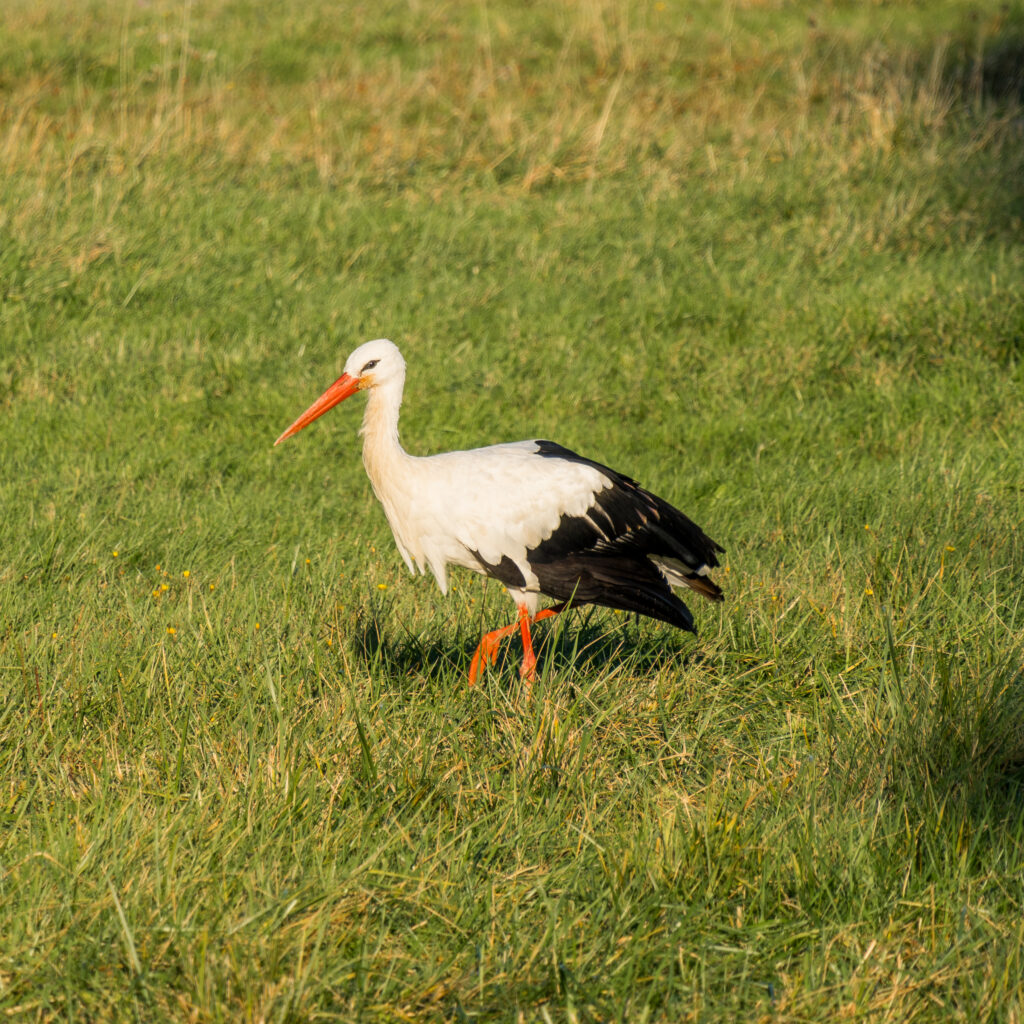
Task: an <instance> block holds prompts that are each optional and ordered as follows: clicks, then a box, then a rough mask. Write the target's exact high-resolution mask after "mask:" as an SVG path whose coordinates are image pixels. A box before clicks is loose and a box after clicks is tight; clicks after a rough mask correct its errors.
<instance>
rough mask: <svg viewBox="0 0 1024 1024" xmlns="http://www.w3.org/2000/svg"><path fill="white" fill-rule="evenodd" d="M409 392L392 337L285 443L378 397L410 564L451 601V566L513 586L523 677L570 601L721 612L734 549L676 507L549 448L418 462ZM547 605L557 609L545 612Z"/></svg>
mask: <svg viewBox="0 0 1024 1024" xmlns="http://www.w3.org/2000/svg"><path fill="white" fill-rule="evenodd" d="M404 385H405V360H404V359H403V358H402V354H401V353H400V352H399V351H398V348H397V346H396V345H394V344H393V343H392V342H390V341H388V340H387V339H385V338H381V339H379V340H377V341H368V342H367V343H366V344H365V345H360V346H359V348H357V349H356V350H355V351H354V352H353V353H352V354H351V355H350V356H349V357H348V361H347V362H346V363H345V372H344V373H343V374H342V375H341V376H340V377H339V378H338V379H337V380H336V381H335V382H334V383H333V384H332V385H331V386H330V387H329V388H328V389H327V390H326V391H325V392H324V393H323V394H322V395H321V396H320V397H319V398H318V399H317V400H316V401H315V402H314V403H313V404H312V405H311V406H310V407H309V408H308V409H307V410H306V411H305V412H304V413H303V414H302V415H301V416H300V417H299V418H298V419H297V420H296V421H295V422H294V423H293V424H292V425H291V426H290V427H289V428H288V429H287V430H286V431H285V432H284V433H283V434H282V435H281V436H280V437H279V438H278V439H277V440H276V441H275V442H274V443H275V444H280V443H281V442H282V441H283V440H284V439H285V438H287V437H291V436H292V434H296V433H298V432H299V431H300V430H302V428H303V427H305V426H307V425H308V424H310V423H312V422H313V420H315V419H316V418H317V417H318V416H322V415H323V414H324V413H325V412H327V410H328V409H331V408H333V407H334V406H335V405H337V404H338V403H339V402H342V401H344V400H345V399H346V398H348V397H349V396H351V395H354V394H355V393H356V392H357V391H367V392H368V393H369V394H368V401H367V403H366V413H365V415H364V416H363V428H362V431H361V433H362V435H363V464H364V465H365V466H366V472H367V474H368V475H369V477H370V482H371V483H372V484H373V490H374V492H375V493H376V495H377V497H378V499H379V500H380V503H381V504H382V505H383V506H384V513H385V515H386V516H387V519H388V523H389V524H390V526H391V530H392V532H393V533H394V535H395V543H396V544H397V545H398V550H399V552H400V553H401V555H402V558H403V559H404V560H405V564H406V565H407V566H408V567H409V570H410V572H413V573H415V572H416V571H417V570H419V572H420V573H423V572H424V571H425V569H426V568H427V567H429V568H430V571H431V572H432V573H433V574H434V578H435V579H436V580H437V585H438V586H439V587H440V588H441V593H442V594H444V593H447V590H448V573H447V567H448V566H449V565H461V566H464V567H465V568H467V569H473V570H474V571H476V572H479V573H483V574H484V575H485V576H491V577H493V578H494V579H496V580H498V581H499V582H500V583H503V584H504V585H505V588H506V589H507V590H508V593H509V595H510V596H511V598H512V600H513V601H515V603H516V607H517V608H518V611H519V619H518V626H519V629H520V630H521V632H522V638H523V664H522V668H521V669H520V675H521V676H522V678H523V679H526V680H532V679H533V678H534V676H535V673H536V665H537V659H536V657H535V655H534V652H533V644H532V642H531V638H530V626H531V625H532V624H533V623H535V622H537V621H538V620H540V619H544V618H547V617H548V616H551V615H557V614H558V613H559V612H560V611H562V610H563V609H564V608H565V607H566V605H568V604H569V603H570V602H572V603H573V604H575V605H581V604H598V605H604V606H605V607H608V608H619V609H621V610H623V611H632V612H639V613H640V614H641V615H648V616H650V617H651V618H655V619H660V620H661V621H662V622H667V623H669V624H670V625H673V626H676V627H678V628H679V629H688V630H690V631H691V632H696V630H695V629H694V626H693V616H692V615H691V614H690V610H689V609H688V608H687V607H686V605H685V604H683V602H682V601H680V600H679V598H678V597H677V596H676V595H675V594H674V593H673V591H672V587H689V588H690V589H691V590H695V591H696V592H697V593H699V594H702V595H703V596H704V597H706V598H708V599H710V600H712V601H721V600H722V591H721V590H720V589H719V588H718V586H717V585H716V584H715V583H714V582H713V581H712V580H711V578H710V576H709V575H708V573H709V571H710V569H711V568H713V567H714V566H716V565H718V559H717V557H716V554H717V553H718V552H721V551H723V548H721V547H719V545H718V544H716V543H715V542H714V541H713V540H712V539H711V538H710V537H708V536H707V534H705V533H704V531H703V530H701V529H700V527H699V526H697V525H696V524H695V523H694V522H692V521H691V520H690V519H688V518H687V517H686V516H685V515H683V513H682V512H680V511H679V510H678V509H676V508H673V507H672V506H671V505H670V504H669V503H668V502H666V501H663V500H662V499H661V498H659V497H657V496H656V495H654V494H651V493H650V492H649V491H645V490H644V489H643V488H642V487H641V486H640V485H639V484H638V483H637V482H636V481H635V480H631V479H630V478H629V477H627V476H622V475H621V474H620V473H616V472H615V471H614V470H612V469H609V468H608V467H607V466H602V465H600V463H597V462H591V461H590V459H585V458H583V457H582V456H580V455H576V454H575V453H574V452H571V451H569V450H568V449H567V448H563V447H561V445H557V444H555V443H554V442H552V441H518V442H515V443H512V444H496V445H491V446H489V447H487V448H474V449H472V450H471V451H458V452H445V453H443V454H441V455H430V456H427V457H426V458H417V457H415V456H412V455H409V454H408V453H407V452H406V451H405V450H404V449H403V448H402V445H401V443H400V442H399V440H398V410H399V407H400V406H401V404H402V389H403V387H404ZM541 594H546V595H548V596H549V597H551V598H553V599H554V600H555V601H556V602H558V603H557V604H555V605H553V606H552V607H550V608H545V609H543V610H542V611H538V610H537V605H538V601H539V598H540V595H541ZM515 629H516V623H513V624H512V625H510V626H505V627H503V628H501V629H496V630H493V631H492V632H490V633H486V634H485V635H484V636H483V638H482V639H481V641H480V644H479V646H478V647H477V649H476V653H475V654H474V655H473V660H472V662H471V664H470V669H469V683H470V685H471V686H472V685H473V683H474V682H475V681H476V680H477V678H478V677H479V675H480V673H481V671H482V669H483V667H484V665H485V664H487V663H488V662H493V661H494V659H495V657H496V655H497V650H498V643H499V641H500V640H501V639H502V638H503V637H506V636H508V635H509V634H510V633H512V632H514V631H515Z"/></svg>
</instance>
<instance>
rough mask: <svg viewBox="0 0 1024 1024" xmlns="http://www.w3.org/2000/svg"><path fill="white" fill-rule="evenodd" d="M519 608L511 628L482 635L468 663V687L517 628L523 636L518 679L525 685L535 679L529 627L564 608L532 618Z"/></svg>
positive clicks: (535, 658)
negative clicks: (517, 619) (516, 620)
mask: <svg viewBox="0 0 1024 1024" xmlns="http://www.w3.org/2000/svg"><path fill="white" fill-rule="evenodd" d="M518 607H519V621H518V622H516V623H513V624H512V625H511V626H503V627H502V628H501V629H493V630H491V632H490V633H484V635H483V636H482V637H481V638H480V643H479V644H478V645H477V648H476V652H475V653H474V654H473V660H472V661H471V662H470V663H469V685H470V686H473V685H475V683H476V681H477V679H479V678H480V675H481V673H482V672H483V670H484V666H485V665H488V664H493V663H494V659H495V658H496V657H497V656H498V646H499V645H500V643H501V641H502V640H504V639H505V637H507V636H508V635H509V634H510V633H514V632H515V630H516V627H517V626H518V627H519V630H520V632H521V633H522V636H523V664H522V665H521V666H520V668H519V678H520V679H522V680H523V682H525V683H532V682H533V681H534V680H535V679H536V678H537V656H536V655H535V654H534V653H533V640H532V638H531V637H530V626H531V624H532V623H534V622H539V621H540V620H541V619H547V618H550V617H551V616H552V615H557V614H558V613H559V612H560V611H562V609H563V608H564V607H565V605H564V604H556V605H554V606H553V607H551V608H545V609H544V610H543V611H539V612H537V614H536V615H534V616H533V618H531V617H530V613H529V612H528V611H527V609H526V605H524V604H521V605H519V606H518Z"/></svg>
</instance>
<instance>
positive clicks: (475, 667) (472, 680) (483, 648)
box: [469, 625, 516, 686]
mask: <svg viewBox="0 0 1024 1024" xmlns="http://www.w3.org/2000/svg"><path fill="white" fill-rule="evenodd" d="M515 628H516V627H515V625H511V626H503V627H502V628H501V629H493V630H491V632H490V633H484V635H483V636H482V637H481V638H480V643H479V644H477V648H476V651H475V652H474V654H473V660H472V661H471V662H470V663H469V685H470V686H474V685H476V681H477V680H478V679H479V678H480V676H481V674H482V673H483V670H484V667H485V666H486V665H493V664H494V659H495V658H497V656H498V647H499V646H500V645H501V641H502V640H504V639H505V637H507V636H508V635H509V634H510V633H513V632H515Z"/></svg>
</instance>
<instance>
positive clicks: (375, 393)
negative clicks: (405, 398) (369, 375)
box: [360, 375, 410, 500]
mask: <svg viewBox="0 0 1024 1024" xmlns="http://www.w3.org/2000/svg"><path fill="white" fill-rule="evenodd" d="M404 384H405V379H404V375H403V376H401V377H395V378H394V379H392V380H390V381H388V382H387V383H382V384H378V385H376V386H375V387H373V388H370V389H369V394H368V395H367V402H366V412H365V413H364V415H363V427H362V430H361V431H360V433H361V434H362V435H363V465H365V466H366V472H367V474H368V475H369V477H370V482H371V483H372V484H373V489H374V490H375V491H376V492H377V496H378V497H380V498H381V500H385V498H386V495H387V492H388V490H389V488H388V483H389V481H392V480H394V479H395V476H394V471H395V470H396V469H397V467H398V466H399V465H400V464H401V463H403V462H405V461H407V460H408V459H409V458H410V456H409V455H407V454H406V452H405V449H403V448H402V445H401V442H400V441H399V440H398V410H399V409H400V408H401V405H402V388H403V386H404Z"/></svg>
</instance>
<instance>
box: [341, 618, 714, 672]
mask: <svg viewBox="0 0 1024 1024" xmlns="http://www.w3.org/2000/svg"><path fill="white" fill-rule="evenodd" d="M479 642H480V638H479V636H477V635H473V636H464V635H463V636H459V637H456V638H454V639H448V638H446V637H445V636H444V634H443V633H440V632H439V634H438V635H437V636H436V637H429V638H424V637H422V636H417V635H415V634H413V633H412V632H411V631H409V630H407V629H405V628H403V627H402V625H401V624H400V623H396V622H395V621H394V620H393V619H392V618H391V617H390V616H389V615H388V613H387V612H386V611H385V610H384V609H369V610H367V612H366V613H365V614H364V615H362V616H360V619H359V621H358V622H357V623H356V626H355V629H354V631H353V633H352V636H351V646H352V650H353V652H354V654H355V656H356V658H357V659H358V660H359V662H360V663H361V664H362V665H363V667H364V668H366V669H367V670H372V671H383V672H385V673H386V674H387V675H388V676H390V677H392V678H418V679H423V680H426V681H431V682H441V681H444V682H450V681H451V678H452V676H453V675H455V676H458V677H467V678H468V673H469V665H470V662H471V660H472V658H473V654H474V652H475V651H476V648H477V644H478V643H479ZM534 647H535V649H536V652H537V671H538V674H539V675H543V674H544V673H545V672H552V673H559V674H561V673H566V674H569V673H574V672H575V673H579V674H580V675H592V674H595V673H600V672H602V671H606V670H607V669H609V668H611V667H614V666H620V665H621V666H624V667H625V668H626V669H627V670H628V671H629V672H630V673H631V674H635V675H650V674H654V673H658V672H661V671H664V670H667V669H679V668H682V667H684V666H686V665H688V664H691V663H693V662H695V661H699V660H701V659H703V657H704V655H703V653H702V652H701V651H700V649H699V648H698V647H696V646H695V641H694V639H693V637H691V636H689V635H688V634H685V633H682V632H680V631H678V630H674V629H672V628H671V627H669V626H664V627H661V628H658V627H657V626H654V627H646V626H644V627H641V626H639V625H638V624H637V623H636V621H635V620H634V619H633V618H632V617H630V618H628V619H627V618H625V617H623V618H621V619H620V618H618V617H615V618H613V617H611V615H610V614H609V613H608V612H605V611H603V610H601V611H598V610H596V609H594V608H583V609H572V610H570V611H568V612H566V613H565V615H564V616H563V617H562V618H561V619H560V620H559V621H558V622H557V624H551V625H549V624H544V625H542V626H537V627H535V628H534ZM521 659H522V646H521V641H520V637H519V633H518V630H517V631H516V632H515V633H513V634H512V635H511V636H509V637H508V638H507V639H506V641H505V642H504V643H503V644H502V646H501V650H500V652H499V654H498V658H497V660H496V662H495V664H494V666H493V668H492V669H491V671H492V672H495V673H496V674H497V675H498V676H499V677H501V678H502V679H504V678H506V677H507V678H508V679H510V680H517V679H518V669H519V664H520V662H521Z"/></svg>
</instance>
